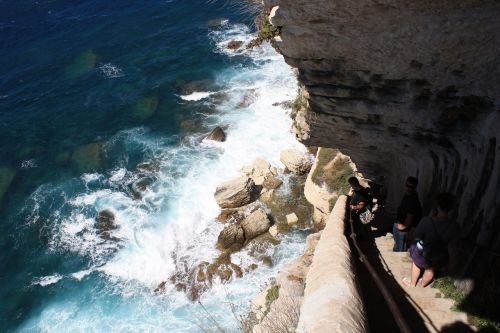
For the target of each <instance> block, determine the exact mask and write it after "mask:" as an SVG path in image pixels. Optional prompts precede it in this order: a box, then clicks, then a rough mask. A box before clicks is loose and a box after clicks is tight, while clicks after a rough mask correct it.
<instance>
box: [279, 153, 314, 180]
mask: <svg viewBox="0 0 500 333" xmlns="http://www.w3.org/2000/svg"><path fill="white" fill-rule="evenodd" d="M280 161H281V162H282V163H283V164H284V165H285V166H286V168H287V169H288V170H290V171H291V172H293V173H295V174H298V175H303V174H306V173H308V172H309V170H310V169H311V166H312V161H311V159H310V158H309V156H308V155H307V154H306V153H302V152H300V151H298V150H295V149H286V150H283V151H282V152H281V154H280Z"/></svg>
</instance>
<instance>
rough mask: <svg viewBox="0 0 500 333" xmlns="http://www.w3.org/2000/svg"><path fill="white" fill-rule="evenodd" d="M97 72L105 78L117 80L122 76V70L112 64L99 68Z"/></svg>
mask: <svg viewBox="0 0 500 333" xmlns="http://www.w3.org/2000/svg"><path fill="white" fill-rule="evenodd" d="M99 70H100V71H101V73H102V74H103V75H104V76H105V77H107V78H117V77H122V76H124V74H123V71H122V69H121V68H120V67H118V66H116V65H113V64H112V63H107V64H104V65H101V66H99Z"/></svg>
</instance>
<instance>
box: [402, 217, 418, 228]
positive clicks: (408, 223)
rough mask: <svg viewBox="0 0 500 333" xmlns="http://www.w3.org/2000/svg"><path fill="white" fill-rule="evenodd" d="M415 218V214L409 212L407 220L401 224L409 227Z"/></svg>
mask: <svg viewBox="0 0 500 333" xmlns="http://www.w3.org/2000/svg"><path fill="white" fill-rule="evenodd" d="M414 218H415V215H413V214H410V213H408V214H406V218H405V220H404V221H403V223H401V224H402V225H404V227H405V228H408V227H409V226H411V224H412V223H413V219H414Z"/></svg>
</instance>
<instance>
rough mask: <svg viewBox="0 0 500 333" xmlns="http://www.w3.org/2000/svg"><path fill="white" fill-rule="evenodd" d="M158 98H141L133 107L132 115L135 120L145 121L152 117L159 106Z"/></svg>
mask: <svg viewBox="0 0 500 333" xmlns="http://www.w3.org/2000/svg"><path fill="white" fill-rule="evenodd" d="M159 102H160V101H159V99H158V96H150V97H143V98H141V99H139V100H138V101H137V103H136V104H135V105H134V107H133V115H134V116H135V117H137V118H141V119H147V118H150V117H151V116H153V115H154V113H155V112H156V109H157V108H158V104H159Z"/></svg>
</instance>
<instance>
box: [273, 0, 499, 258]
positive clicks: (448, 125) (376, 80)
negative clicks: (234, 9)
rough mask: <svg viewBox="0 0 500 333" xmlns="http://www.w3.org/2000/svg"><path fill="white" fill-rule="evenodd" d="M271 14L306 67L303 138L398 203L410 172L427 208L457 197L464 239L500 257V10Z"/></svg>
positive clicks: (305, 5)
mask: <svg viewBox="0 0 500 333" xmlns="http://www.w3.org/2000/svg"><path fill="white" fill-rule="evenodd" d="M264 6H265V7H266V8H267V9H268V10H270V9H271V8H273V7H274V10H272V11H271V16H272V17H271V23H272V24H273V25H275V26H278V27H281V38H280V39H278V40H276V41H275V42H274V44H275V46H276V48H277V49H278V50H279V51H280V52H281V53H282V54H283V56H284V57H285V60H286V62H287V63H288V64H290V65H291V66H293V67H297V68H298V70H299V81H300V83H301V85H302V92H301V96H302V102H303V103H302V105H303V106H304V107H303V108H302V109H301V111H300V112H299V113H298V114H297V117H296V122H295V123H296V130H297V136H298V138H299V140H301V141H302V142H303V143H305V144H307V145H313V146H321V147H334V148H338V149H340V150H341V151H342V152H343V153H345V154H347V155H349V156H350V157H351V159H352V161H353V162H354V163H355V164H356V165H357V166H358V169H359V171H360V172H361V173H363V174H364V175H365V176H366V177H367V178H369V179H372V180H374V181H376V182H378V183H380V184H383V185H386V186H387V189H388V193H389V198H388V203H389V204H392V205H397V203H398V200H399V198H400V196H401V194H402V191H403V185H404V180H405V178H406V177H407V176H408V175H415V176H418V177H419V179H420V185H419V192H420V196H421V199H422V201H423V203H424V205H425V206H426V207H425V208H426V209H428V208H429V206H430V203H431V196H432V194H434V193H436V192H437V191H450V192H453V193H455V194H456V195H457V196H458V199H459V209H458V216H457V219H458V221H459V222H460V223H461V226H462V234H463V235H464V236H468V237H469V238H470V243H471V244H473V243H474V242H479V243H480V244H483V245H486V246H488V247H489V248H495V249H496V250H497V251H498V250H500V242H499V240H500V237H499V233H500V156H499V155H500V145H499V141H500V111H499V110H500V49H499V48H500V20H499V19H498V18H499V17H500V3H499V2H498V1H488V0H464V1H454V0H422V1H411V0H319V1H309V0H264ZM276 6H279V7H277V8H276ZM495 243H496V244H495Z"/></svg>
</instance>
